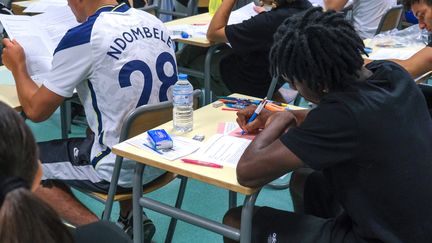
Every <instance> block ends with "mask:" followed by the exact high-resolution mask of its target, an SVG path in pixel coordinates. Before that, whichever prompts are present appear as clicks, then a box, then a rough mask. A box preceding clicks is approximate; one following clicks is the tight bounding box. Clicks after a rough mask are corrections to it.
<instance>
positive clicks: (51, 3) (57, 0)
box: [23, 0, 68, 13]
mask: <svg viewBox="0 0 432 243" xmlns="http://www.w3.org/2000/svg"><path fill="white" fill-rule="evenodd" d="M67 4H68V3H67V1H66V0H39V1H32V2H31V3H30V4H29V5H28V6H27V8H25V9H24V11H23V12H24V13H45V12H47V11H50V9H51V8H55V7H64V6H67Z"/></svg>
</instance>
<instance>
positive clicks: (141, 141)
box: [127, 133, 201, 160]
mask: <svg viewBox="0 0 432 243" xmlns="http://www.w3.org/2000/svg"><path fill="white" fill-rule="evenodd" d="M171 139H172V140H173V147H172V149H167V150H157V151H158V152H156V151H155V150H154V149H152V146H151V144H150V142H149V140H148V136H147V133H145V134H143V135H142V136H138V137H135V138H133V139H130V140H127V143H129V144H130V145H132V146H135V147H137V148H140V149H144V150H147V151H149V152H151V153H153V154H156V155H159V156H161V157H163V158H165V159H168V160H176V159H179V158H181V157H184V156H186V155H189V154H191V153H193V152H195V151H197V150H198V149H199V148H200V146H201V142H198V141H196V140H193V139H190V138H184V137H177V136H171Z"/></svg>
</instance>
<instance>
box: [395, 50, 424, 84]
mask: <svg viewBox="0 0 432 243" xmlns="http://www.w3.org/2000/svg"><path fill="white" fill-rule="evenodd" d="M391 61H393V62H395V63H397V64H399V65H401V66H402V67H403V68H405V69H406V70H407V71H408V73H409V74H411V76H412V77H413V78H417V77H419V76H421V75H423V74H425V73H427V72H429V71H432V48H431V47H425V48H423V49H421V50H420V51H418V52H417V53H416V54H414V55H413V56H412V57H410V58H408V59H406V60H396V59H394V60H391Z"/></svg>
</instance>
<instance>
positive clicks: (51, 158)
mask: <svg viewBox="0 0 432 243" xmlns="http://www.w3.org/2000/svg"><path fill="white" fill-rule="evenodd" d="M68 4H69V6H70V8H71V9H72V12H73V13H74V15H75V16H76V19H77V20H78V22H80V23H81V24H80V25H79V26H77V27H75V28H72V29H70V30H69V31H68V32H67V33H66V34H65V36H64V37H63V39H62V40H61V41H60V43H59V45H58V47H57V48H56V50H55V52H54V58H53V62H52V70H51V72H50V75H49V77H47V78H46V80H45V81H44V82H43V84H42V86H41V87H38V86H37V85H36V83H35V82H34V81H33V80H32V79H31V77H30V76H29V74H28V72H27V69H26V62H25V61H26V59H25V55H24V52H23V49H22V47H21V46H20V45H19V43H18V42H17V41H15V40H9V39H4V40H3V44H4V46H5V49H4V51H3V56H2V58H3V62H4V64H5V65H6V67H7V68H8V69H10V70H11V71H12V73H13V75H14V78H15V80H16V87H17V91H18V97H19V100H20V102H21V105H22V108H23V110H24V112H25V114H26V115H27V117H28V118H29V119H31V120H33V121H36V122H39V121H43V120H45V119H47V118H48V117H49V116H50V115H51V114H52V113H53V112H54V111H55V110H56V109H57V107H58V106H59V105H60V104H61V103H62V102H63V100H64V99H65V98H67V97H71V96H72V94H73V92H74V89H76V91H77V93H78V96H79V97H80V99H81V102H82V104H83V106H84V109H85V113H86V116H87V121H88V123H89V127H90V129H91V131H92V133H90V134H89V136H88V137H87V138H74V139H69V140H66V141H65V140H57V141H50V142H45V143H40V144H39V145H40V150H41V160H42V162H43V169H44V176H43V183H42V186H41V187H40V188H39V189H38V190H37V193H38V194H39V195H40V196H41V198H43V199H44V200H45V201H47V202H48V203H49V204H50V205H51V206H52V207H53V208H55V209H56V210H57V212H59V213H60V215H61V216H62V217H63V218H64V219H66V220H67V221H69V222H71V223H72V224H75V225H81V224H87V223H90V222H93V221H96V220H98V218H97V217H96V215H94V214H93V213H92V212H90V211H89V210H88V209H87V208H86V207H85V206H84V205H82V204H81V203H80V202H79V201H78V200H77V199H76V198H75V197H74V196H73V195H72V194H71V193H70V190H69V188H68V187H67V186H66V185H74V186H78V187H83V188H85V189H89V190H93V191H99V192H107V190H108V187H109V181H110V180H111V175H112V171H113V167H114V161H115V155H114V154H112V153H111V148H112V146H113V145H115V144H116V143H117V142H118V139H119V134H120V129H121V125H122V122H123V121H124V119H125V117H126V115H127V114H128V113H130V112H131V111H132V110H133V109H135V108H136V107H138V106H141V105H144V104H149V103H158V102H160V101H165V100H167V97H169V96H170V94H169V93H170V90H171V89H170V87H171V85H173V84H174V83H175V82H176V80H177V70H176V61H175V57H174V50H173V45H174V43H173V41H172V40H171V38H170V37H169V34H168V30H167V29H166V28H165V27H164V25H163V24H162V22H161V21H160V20H158V19H157V18H156V17H154V16H152V15H150V14H148V13H146V12H143V11H139V10H135V9H132V8H129V7H128V6H127V5H126V4H124V3H123V4H120V5H117V2H116V0H68ZM133 168H134V166H133V163H132V162H131V161H124V165H123V168H122V171H121V174H120V180H119V188H118V189H117V191H123V190H130V187H131V180H132V175H133ZM146 171H147V173H148V174H147V175H145V177H144V183H147V182H149V181H151V180H154V179H155V178H156V177H158V176H160V175H161V174H163V173H164V171H160V170H157V169H155V168H150V167H149V168H146ZM120 207H121V212H120V214H121V216H122V217H123V218H126V217H127V216H128V213H129V212H130V211H131V210H130V209H131V203H130V201H129V202H125V203H121V205H120ZM129 216H130V214H129ZM123 221H124V223H125V224H128V222H126V221H130V222H131V219H130V217H129V220H126V219H125V220H123ZM127 226H128V225H126V227H127Z"/></svg>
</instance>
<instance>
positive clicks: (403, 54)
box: [369, 48, 419, 60]
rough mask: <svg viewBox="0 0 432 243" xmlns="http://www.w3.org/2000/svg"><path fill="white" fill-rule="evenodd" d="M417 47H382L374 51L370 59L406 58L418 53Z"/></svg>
mask: <svg viewBox="0 0 432 243" xmlns="http://www.w3.org/2000/svg"><path fill="white" fill-rule="evenodd" d="M418 51H419V50H417V49H397V48H381V49H379V50H377V51H374V52H373V53H372V54H371V55H370V56H369V59H371V60H386V59H400V60H406V59H408V58H410V57H411V56H413V55H414V54H416V53H417V52H418Z"/></svg>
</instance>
